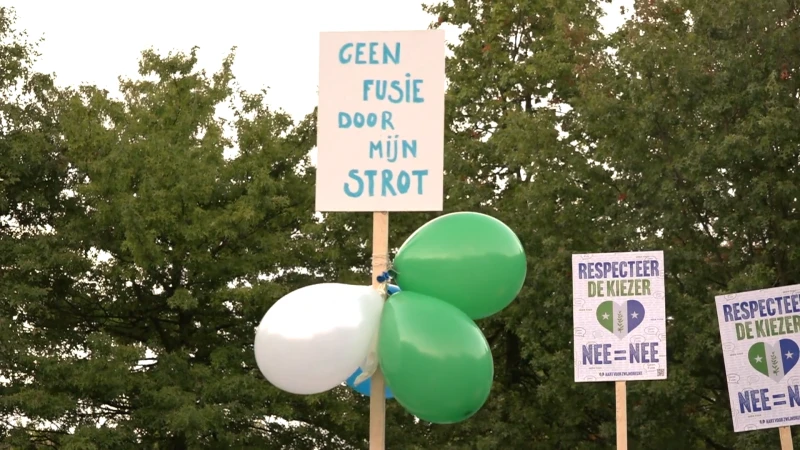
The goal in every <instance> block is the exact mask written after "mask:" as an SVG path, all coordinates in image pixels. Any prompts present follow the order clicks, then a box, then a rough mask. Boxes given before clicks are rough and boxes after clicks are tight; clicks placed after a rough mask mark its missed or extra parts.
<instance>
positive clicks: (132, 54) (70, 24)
mask: <svg viewBox="0 0 800 450" xmlns="http://www.w3.org/2000/svg"><path fill="white" fill-rule="evenodd" d="M421 3H422V2H421V0H337V1H325V0H294V1H288V2H265V1H254V0H226V1H222V2H220V1H215V2H211V1H209V2H203V1H189V0H157V1H156V0H137V1H113V2H112V1H102V0H94V1H91V0H71V1H63V0H5V1H4V2H3V4H4V5H5V6H11V7H13V8H15V9H16V12H17V23H16V26H17V28H18V29H20V30H26V31H27V32H28V35H29V38H31V39H34V40H35V39H39V38H44V42H42V43H41V45H40V52H41V53H42V56H41V58H40V60H39V61H38V62H37V64H36V69H37V70H39V71H42V72H49V73H53V72H54V73H56V75H57V80H58V83H59V84H61V85H69V86H76V85H78V84H81V83H90V84H94V85H97V86H99V87H102V88H105V89H108V90H109V91H112V92H115V91H117V86H118V83H117V77H118V76H120V75H122V76H125V77H133V76H135V75H136V70H137V63H138V60H139V55H140V53H141V51H142V50H144V49H146V48H150V47H152V48H155V49H156V50H159V51H162V52H167V51H173V50H180V51H189V50H190V49H191V48H192V47H193V46H198V47H200V51H199V58H200V61H199V64H200V66H201V67H203V68H205V69H206V70H208V71H212V72H213V71H216V70H217V69H218V68H219V67H220V64H221V62H222V58H223V57H224V56H225V55H226V54H227V53H228V52H229V50H230V49H231V47H233V46H236V47H237V51H236V55H237V56H236V62H235V65H234V74H235V75H236V77H237V79H238V82H239V84H240V85H241V86H242V87H243V88H244V89H246V90H248V91H251V92H252V91H257V90H259V89H261V88H265V87H268V88H270V89H269V97H268V102H269V104H270V105H271V106H273V107H281V108H283V109H284V110H286V111H287V112H288V113H290V114H291V115H292V116H294V117H295V119H299V118H301V117H303V116H304V115H305V114H307V113H309V112H311V111H312V110H313V108H314V107H315V106H316V104H317V79H318V76H319V74H318V72H317V70H318V54H317V52H318V48H319V32H320V31H388V30H415V29H425V28H427V27H428V25H429V24H430V22H431V21H432V17H431V16H429V15H428V14H426V13H425V12H424V11H423V10H422V7H421ZM630 3H632V0H615V1H614V2H613V3H611V4H610V5H608V6H607V7H606V8H605V9H606V10H607V11H608V12H609V15H608V16H607V17H606V18H605V19H604V21H603V22H604V25H605V26H606V27H607V28H608V27H615V26H618V24H619V23H620V22H621V20H622V19H621V17H620V16H619V7H620V5H622V4H626V5H627V4H630ZM447 38H448V40H450V41H454V40H455V39H456V38H457V32H456V31H455V30H448V35H447Z"/></svg>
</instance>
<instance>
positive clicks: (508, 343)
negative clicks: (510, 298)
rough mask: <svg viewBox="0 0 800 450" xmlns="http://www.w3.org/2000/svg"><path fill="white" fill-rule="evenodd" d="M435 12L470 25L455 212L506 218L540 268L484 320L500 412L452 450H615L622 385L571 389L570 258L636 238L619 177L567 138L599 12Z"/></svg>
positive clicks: (458, 76)
mask: <svg viewBox="0 0 800 450" xmlns="http://www.w3.org/2000/svg"><path fill="white" fill-rule="evenodd" d="M427 10H428V12H430V13H431V14H433V15H434V16H435V17H437V21H436V23H435V24H434V25H435V26H441V25H445V24H447V25H451V26H457V27H459V28H460V29H461V34H460V37H459V40H458V42H457V43H455V44H454V45H453V46H452V48H451V50H452V52H453V55H452V57H450V58H448V62H447V76H448V79H449V82H450V85H449V89H448V96H447V124H448V129H447V131H446V142H447V148H446V164H445V167H446V169H447V178H446V183H445V184H446V186H447V194H448V200H447V202H446V208H447V209H448V210H477V211H482V212H485V213H488V214H491V215H493V216H495V217H498V218H499V219H501V220H503V221H504V222H505V223H507V224H508V225H509V226H511V228H512V229H514V230H515V231H516V232H517V234H518V235H519V237H520V239H521V240H522V242H523V245H524V246H525V249H526V252H527V254H528V262H529V266H528V267H529V272H528V278H527V280H526V283H525V287H524V288H523V291H522V293H521V294H520V296H519V297H518V298H517V300H515V302H514V303H512V305H511V306H510V307H509V308H507V310H505V311H504V312H503V313H501V314H499V315H497V316H496V317H492V318H490V319H487V320H484V321H481V322H480V325H482V328H483V329H484V332H485V333H486V335H487V338H488V339H489V341H490V343H491V344H492V348H493V351H494V357H495V364H496V371H497V374H496V383H495V387H494V389H493V392H492V396H491V397H490V399H489V403H488V404H487V406H486V408H485V409H484V410H482V411H481V412H479V413H478V415H477V416H476V417H475V418H473V419H471V420H470V421H468V422H465V423H464V424H462V425H459V426H455V427H448V428H437V429H436V434H437V435H438V436H439V438H440V439H441V440H440V441H439V442H440V445H441V448H452V449H472V448H481V449H482V448H486V449H490V448H531V449H552V448H562V447H563V448H575V449H580V448H587V449H588V448H591V449H596V448H603V445H608V443H609V439H613V436H612V433H613V420H614V416H613V409H610V408H608V405H609V404H613V394H612V390H611V389H610V388H609V387H608V386H602V385H575V384H574V383H573V373H572V360H573V357H572V347H571V335H572V327H571V325H568V324H571V323H572V300H571V299H572V287H571V283H570V264H571V253H573V252H576V251H577V252H580V251H597V250H600V249H604V250H614V249H621V248H623V247H624V246H625V244H626V242H627V241H626V239H625V238H626V236H628V235H629V234H630V231H629V230H628V229H627V228H626V225H624V224H620V223H619V222H617V221H614V220H613V211H614V206H615V204H616V202H617V198H618V193H617V192H615V191H614V189H613V187H612V186H611V185H610V184H609V183H608V178H609V174H608V173H606V172H605V171H603V170H602V168H600V167H597V166H596V165H594V164H593V163H592V162H591V161H590V160H589V159H588V158H587V156H586V151H585V150H584V149H582V148H580V147H577V146H575V145H573V143H572V142H570V141H571V139H564V138H563V136H562V135H561V134H560V131H559V129H560V128H561V127H563V125H564V124H565V123H566V122H567V120H568V118H569V115H568V114H569V113H567V115H565V111H566V108H565V106H566V105H567V104H568V103H570V102H571V101H572V99H573V98H574V97H576V96H577V95H579V93H580V91H579V86H578V84H577V79H576V76H575V72H574V70H575V68H576V67H578V66H580V65H582V64H586V63H587V62H588V61H590V60H591V58H592V57H593V54H594V53H596V52H597V51H598V50H599V49H600V48H602V47H601V46H600V45H599V44H600V43H601V40H600V38H599V36H598V34H599V32H598V22H597V19H598V17H599V14H600V13H599V9H598V6H597V4H595V3H594V2H582V1H574V2H572V1H567V2H559V3H558V4H557V5H556V4H555V3H552V2H532V1H527V2H517V1H504V0H501V1H480V0H468V1H454V2H446V3H440V4H437V5H431V6H428V7H427ZM576 405H580V407H576ZM609 430H611V432H609ZM445 442H446V443H447V444H444V443H445Z"/></svg>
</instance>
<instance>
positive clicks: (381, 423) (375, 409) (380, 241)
mask: <svg viewBox="0 0 800 450" xmlns="http://www.w3.org/2000/svg"><path fill="white" fill-rule="evenodd" d="M388 268H389V213H388V212H376V213H374V214H373V215H372V285H373V286H375V287H376V288H377V287H379V285H380V283H379V282H378V276H379V275H381V274H382V273H384V272H386V271H387V270H388ZM370 383H371V385H370V392H369V395H370V397H369V449H370V450H383V449H384V448H386V396H385V394H384V391H385V384H386V383H384V380H383V373H381V368H380V367H378V370H376V371H375V373H374V374H372V378H371V382H370Z"/></svg>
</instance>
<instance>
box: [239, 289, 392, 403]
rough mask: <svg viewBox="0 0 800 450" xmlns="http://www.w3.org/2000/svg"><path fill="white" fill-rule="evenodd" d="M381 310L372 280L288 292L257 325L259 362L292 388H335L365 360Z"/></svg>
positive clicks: (280, 384) (283, 386)
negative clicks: (355, 284)
mask: <svg viewBox="0 0 800 450" xmlns="http://www.w3.org/2000/svg"><path fill="white" fill-rule="evenodd" d="M382 310H383V296H382V295H381V294H380V293H379V292H378V291H377V290H375V289H374V288H372V287H371V286H352V285H348V284H338V283H322V284H315V285H312V286H307V287H304V288H301V289H298V290H296V291H293V292H290V293H289V294H287V295H286V296H284V297H283V298H281V299H280V300H278V301H277V302H276V303H275V304H274V305H273V306H272V308H270V309H269V311H267V314H266V315H264V318H263V319H262V320H261V323H260V324H259V326H258V330H257V331H256V340H255V354H256V362H257V363H258V368H259V369H260V370H261V373H263V374H264V376H265V377H266V378H267V380H269V382H270V383H272V384H273V385H275V386H276V387H278V388H279V389H282V390H284V391H287V392H291V393H293V394H318V393H320V392H325V391H328V390H330V389H333V388H334V387H336V386H338V385H340V384H341V383H342V382H344V381H345V380H346V379H347V378H348V377H349V376H350V375H352V374H353V373H354V372H355V371H356V369H358V367H359V365H360V364H362V363H363V362H364V359H365V358H366V357H367V354H368V353H369V350H370V343H371V340H372V338H373V336H374V335H375V334H376V333H377V331H378V325H379V323H380V318H381V311H382Z"/></svg>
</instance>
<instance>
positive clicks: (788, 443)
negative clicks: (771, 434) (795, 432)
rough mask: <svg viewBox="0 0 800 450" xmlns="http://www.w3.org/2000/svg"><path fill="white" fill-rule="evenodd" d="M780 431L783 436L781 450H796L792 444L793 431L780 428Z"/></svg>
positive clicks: (787, 428)
mask: <svg viewBox="0 0 800 450" xmlns="http://www.w3.org/2000/svg"><path fill="white" fill-rule="evenodd" d="M778 431H779V432H780V434H781V450H794V444H793V443H792V429H791V428H789V427H780V428H778Z"/></svg>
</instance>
